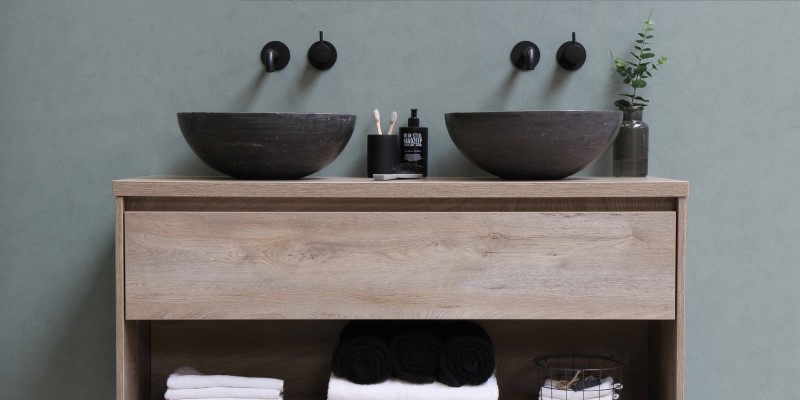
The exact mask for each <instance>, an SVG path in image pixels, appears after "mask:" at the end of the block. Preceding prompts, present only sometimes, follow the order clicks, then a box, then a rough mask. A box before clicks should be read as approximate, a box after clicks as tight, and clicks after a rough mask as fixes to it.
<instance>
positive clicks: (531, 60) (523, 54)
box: [511, 41, 541, 71]
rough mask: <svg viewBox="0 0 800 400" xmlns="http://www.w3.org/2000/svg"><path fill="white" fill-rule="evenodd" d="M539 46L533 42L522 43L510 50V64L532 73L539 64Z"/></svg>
mask: <svg viewBox="0 0 800 400" xmlns="http://www.w3.org/2000/svg"><path fill="white" fill-rule="evenodd" d="M540 57H541V54H540V53H539V46H536V44H535V43H533V42H528V41H522V42H519V43H517V44H516V46H514V48H513V49H511V63H512V64H514V66H516V67H517V68H519V69H521V70H523V71H532V70H533V69H534V68H536V64H538V63H539V58H540Z"/></svg>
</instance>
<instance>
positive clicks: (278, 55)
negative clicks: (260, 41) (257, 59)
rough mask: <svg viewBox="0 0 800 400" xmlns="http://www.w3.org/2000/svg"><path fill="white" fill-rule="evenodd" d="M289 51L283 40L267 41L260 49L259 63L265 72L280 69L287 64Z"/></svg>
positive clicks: (289, 56)
mask: <svg viewBox="0 0 800 400" xmlns="http://www.w3.org/2000/svg"><path fill="white" fill-rule="evenodd" d="M290 58H291V53H290V52H289V48H288V47H286V45H285V44H283V42H278V41H274V42H269V43H267V44H266V45H264V48H263V49H261V63H262V64H264V68H265V69H266V71H267V72H275V71H280V70H282V69H284V68H286V65H288V64H289V59H290Z"/></svg>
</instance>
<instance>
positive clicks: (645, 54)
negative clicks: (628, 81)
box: [642, 53, 656, 60]
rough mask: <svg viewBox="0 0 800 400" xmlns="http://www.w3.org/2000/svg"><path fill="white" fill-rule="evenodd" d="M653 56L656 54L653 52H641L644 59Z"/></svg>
mask: <svg viewBox="0 0 800 400" xmlns="http://www.w3.org/2000/svg"><path fill="white" fill-rule="evenodd" d="M655 56H656V55H655V54H653V53H643V54H642V59H643V60H644V59H648V58H653V57H655Z"/></svg>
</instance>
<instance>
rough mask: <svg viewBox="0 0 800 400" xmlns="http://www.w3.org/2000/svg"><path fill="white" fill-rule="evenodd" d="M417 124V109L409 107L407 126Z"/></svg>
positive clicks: (416, 125)
mask: <svg viewBox="0 0 800 400" xmlns="http://www.w3.org/2000/svg"><path fill="white" fill-rule="evenodd" d="M418 126H419V118H417V109H416V108H412V109H411V117H410V118H409V119H408V127H409V128H416V127H418Z"/></svg>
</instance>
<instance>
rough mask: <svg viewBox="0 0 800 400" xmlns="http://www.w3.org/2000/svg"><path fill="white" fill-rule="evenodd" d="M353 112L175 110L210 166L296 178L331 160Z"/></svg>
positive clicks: (244, 175)
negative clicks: (294, 112) (295, 112)
mask: <svg viewBox="0 0 800 400" xmlns="http://www.w3.org/2000/svg"><path fill="white" fill-rule="evenodd" d="M355 124H356V116H355V115H346V114H293V113H203V112H195V113H191V112H189V113H178V125H180V127H181V132H183V137H184V138H185V139H186V142H187V143H189V147H191V148H192V150H193V151H194V153H195V154H197V156H198V157H200V159H201V160H203V162H204V163H206V164H208V166H209V167H211V168H214V169H215V170H217V171H219V172H222V173H223V174H226V175H229V176H232V177H234V178H240V179H300V178H302V177H304V176H307V175H311V174H313V173H315V172H317V171H319V170H321V169H322V168H325V166H327V165H328V164H330V163H331V162H333V160H335V159H336V157H338V156H339V154H340V153H341V152H342V150H343V149H344V147H345V146H346V145H347V142H348V141H349V140H350V136H352V134H353V129H354V128H355Z"/></svg>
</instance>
